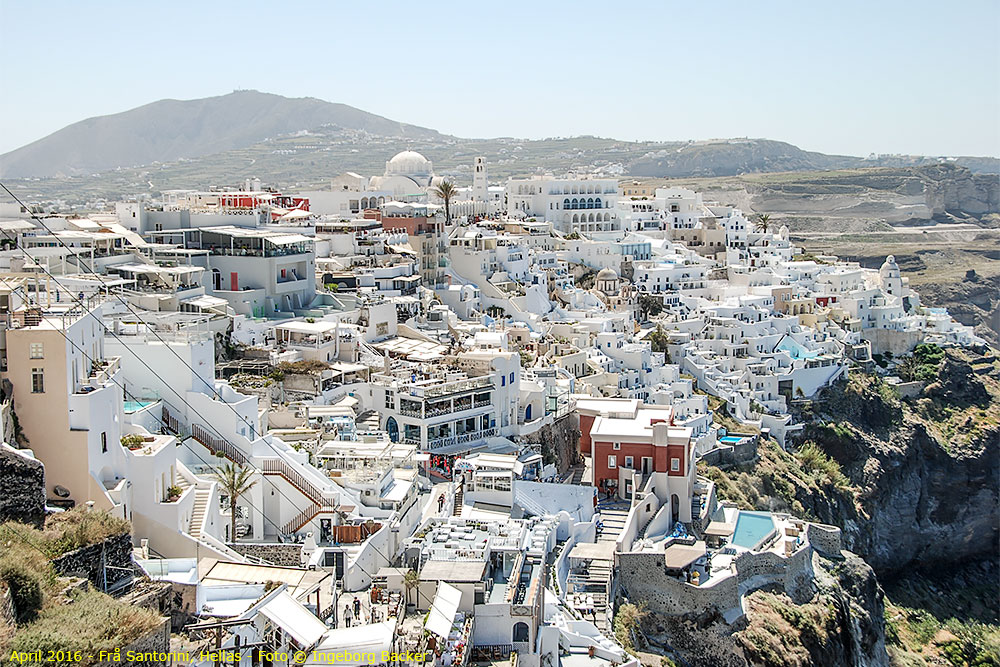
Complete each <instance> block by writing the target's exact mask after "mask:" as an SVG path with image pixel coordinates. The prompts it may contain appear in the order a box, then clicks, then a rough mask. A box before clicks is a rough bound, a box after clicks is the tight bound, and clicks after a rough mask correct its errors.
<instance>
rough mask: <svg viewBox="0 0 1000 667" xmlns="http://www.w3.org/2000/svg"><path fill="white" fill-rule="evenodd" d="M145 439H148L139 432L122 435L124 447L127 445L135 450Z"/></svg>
mask: <svg viewBox="0 0 1000 667" xmlns="http://www.w3.org/2000/svg"><path fill="white" fill-rule="evenodd" d="M145 441H146V440H145V438H143V437H142V436H141V435H139V434H138V433H129V434H128V435H123V436H122V437H121V443H122V447H125V448H126V449H128V450H129V451H135V450H137V449H139V448H140V447H142V445H143V443H144V442H145Z"/></svg>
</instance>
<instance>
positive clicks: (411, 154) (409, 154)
mask: <svg viewBox="0 0 1000 667" xmlns="http://www.w3.org/2000/svg"><path fill="white" fill-rule="evenodd" d="M432 173H434V171H433V167H432V165H431V161H430V160H428V159H427V158H425V157H424V156H423V155H421V154H420V153H418V152H416V151H403V152H402V153H397V154H396V155H395V156H393V158H392V159H391V160H389V161H388V162H386V163H385V175H386V176H430V175H431V174H432Z"/></svg>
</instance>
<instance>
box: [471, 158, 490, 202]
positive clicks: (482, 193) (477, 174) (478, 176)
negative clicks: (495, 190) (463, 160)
mask: <svg viewBox="0 0 1000 667" xmlns="http://www.w3.org/2000/svg"><path fill="white" fill-rule="evenodd" d="M472 200H473V201H488V200H489V186H488V185H487V181H486V158H484V157H477V158H476V162H475V164H474V165H473V167H472Z"/></svg>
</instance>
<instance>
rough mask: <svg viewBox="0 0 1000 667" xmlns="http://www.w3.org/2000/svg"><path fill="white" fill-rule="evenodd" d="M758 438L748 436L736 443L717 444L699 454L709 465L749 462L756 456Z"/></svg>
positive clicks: (717, 465)
mask: <svg viewBox="0 0 1000 667" xmlns="http://www.w3.org/2000/svg"><path fill="white" fill-rule="evenodd" d="M757 442H758V438H756V437H754V438H750V439H748V440H745V441H743V442H741V443H738V444H736V445H722V444H720V445H718V446H716V447H715V449H711V450H709V451H707V452H705V453H704V454H702V455H701V457H700V458H701V460H702V461H704V462H705V463H707V464H708V465H710V466H716V467H718V468H725V467H727V466H732V465H739V464H743V463H750V462H751V461H754V460H755V459H756V458H757Z"/></svg>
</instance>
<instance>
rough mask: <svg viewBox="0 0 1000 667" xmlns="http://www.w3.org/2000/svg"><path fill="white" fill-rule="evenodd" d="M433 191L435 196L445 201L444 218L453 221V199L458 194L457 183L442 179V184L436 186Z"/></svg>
mask: <svg viewBox="0 0 1000 667" xmlns="http://www.w3.org/2000/svg"><path fill="white" fill-rule="evenodd" d="M432 192H433V193H434V196H435V197H438V198H440V199H441V200H443V201H444V220H445V222H447V223H451V200H452V198H453V197H454V196H455V195H457V194H458V189H457V188H456V187H455V184H454V183H452V182H451V181H441V184H440V185H438V186H437V187H436V188H434V190H433V191H432Z"/></svg>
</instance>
